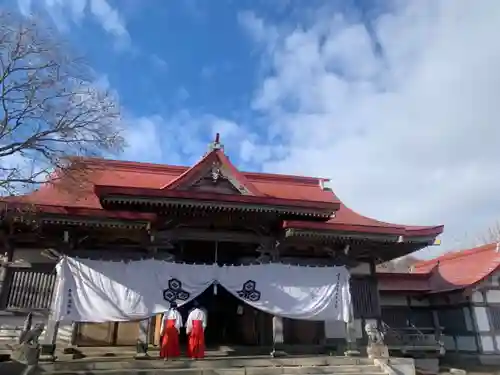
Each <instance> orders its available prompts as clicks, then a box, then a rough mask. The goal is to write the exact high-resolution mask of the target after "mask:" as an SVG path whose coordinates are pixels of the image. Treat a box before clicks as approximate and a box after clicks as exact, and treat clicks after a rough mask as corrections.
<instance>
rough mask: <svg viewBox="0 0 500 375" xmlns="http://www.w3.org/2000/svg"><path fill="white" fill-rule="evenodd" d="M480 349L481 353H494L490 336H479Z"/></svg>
mask: <svg viewBox="0 0 500 375" xmlns="http://www.w3.org/2000/svg"><path fill="white" fill-rule="evenodd" d="M481 347H482V349H483V350H482V351H483V353H492V352H494V351H495V346H494V345H493V338H492V337H491V336H481Z"/></svg>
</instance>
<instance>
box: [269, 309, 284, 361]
mask: <svg viewBox="0 0 500 375" xmlns="http://www.w3.org/2000/svg"><path fill="white" fill-rule="evenodd" d="M283 342H284V335H283V318H282V317H281V316H273V351H272V352H271V355H272V356H273V357H274V356H276V355H277V354H278V353H280V352H281V351H282V350H281V346H282V345H283Z"/></svg>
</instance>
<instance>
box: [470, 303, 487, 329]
mask: <svg viewBox="0 0 500 375" xmlns="http://www.w3.org/2000/svg"><path fill="white" fill-rule="evenodd" d="M473 311H474V317H475V319H476V324H477V328H478V330H479V332H490V322H489V320H488V314H487V313H486V308H485V307H480V306H474V308H473Z"/></svg>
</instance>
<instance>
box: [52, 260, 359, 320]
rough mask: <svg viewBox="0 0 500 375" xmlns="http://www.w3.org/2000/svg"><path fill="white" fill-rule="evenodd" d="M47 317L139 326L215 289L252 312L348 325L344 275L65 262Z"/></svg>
mask: <svg viewBox="0 0 500 375" xmlns="http://www.w3.org/2000/svg"><path fill="white" fill-rule="evenodd" d="M57 272H58V284H57V288H56V295H55V297H54V303H53V305H52V306H53V309H54V311H53V313H54V317H55V318H56V319H57V320H59V321H66V322H72V321H76V322H106V321H128V320H136V319H145V318H148V317H150V316H152V315H155V314H158V313H161V312H164V311H165V310H166V309H168V307H169V306H170V302H173V301H175V302H176V303H177V304H178V305H183V304H185V303H187V302H189V301H191V300H192V299H193V298H196V297H197V296H198V295H200V294H201V293H202V292H203V291H204V290H205V289H207V288H208V287H209V286H210V285H211V284H212V283H213V282H214V281H217V282H218V283H219V284H221V285H222V286H223V287H224V288H226V289H227V290H228V291H229V292H230V293H232V294H233V295H235V296H236V297H237V298H240V299H241V300H242V301H244V302H246V303H248V304H250V305H252V306H253V307H255V308H257V309H259V310H262V311H265V312H268V313H271V314H273V315H278V316H282V317H288V318H293V319H305V320H344V321H347V320H348V313H349V303H350V292H349V273H348V271H347V269H346V268H345V267H301V266H290V265H284V264H261V265H249V266H223V267H218V266H217V265H193V264H180V263H170V262H165V261H160V260H155V259H147V260H139V261H130V262H123V261H122V262H112V261H100V260H87V259H74V258H68V257H65V258H63V259H61V261H60V262H59V264H58V265H57Z"/></svg>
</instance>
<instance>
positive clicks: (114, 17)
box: [17, 0, 130, 48]
mask: <svg viewBox="0 0 500 375" xmlns="http://www.w3.org/2000/svg"><path fill="white" fill-rule="evenodd" d="M17 3H18V7H19V10H20V12H21V13H22V14H23V15H25V16H27V15H29V14H30V13H31V12H34V11H38V10H40V9H43V10H45V11H46V12H47V13H48V14H49V15H50V16H51V18H52V20H53V21H54V23H55V25H56V26H57V27H58V28H59V29H67V28H68V24H72V23H76V24H78V23H79V22H81V21H82V20H83V19H84V17H86V16H87V15H91V16H93V18H94V20H95V21H97V23H98V24H99V25H100V26H101V27H102V29H103V30H104V31H105V32H106V33H108V34H110V35H111V36H113V37H114V39H115V41H116V42H117V46H118V47H121V48H123V47H124V46H128V44H129V42H130V35H129V33H128V31H127V28H126V24H125V20H124V19H123V17H122V16H121V15H120V13H119V12H118V10H117V9H115V8H113V7H112V6H111V5H110V4H109V2H108V1H107V0H37V1H36V2H35V1H32V0H17Z"/></svg>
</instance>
